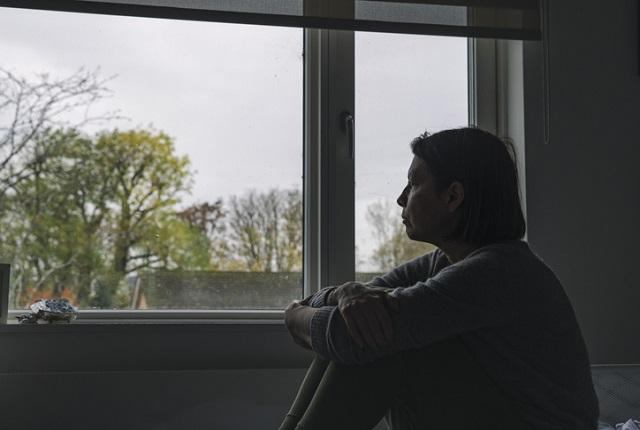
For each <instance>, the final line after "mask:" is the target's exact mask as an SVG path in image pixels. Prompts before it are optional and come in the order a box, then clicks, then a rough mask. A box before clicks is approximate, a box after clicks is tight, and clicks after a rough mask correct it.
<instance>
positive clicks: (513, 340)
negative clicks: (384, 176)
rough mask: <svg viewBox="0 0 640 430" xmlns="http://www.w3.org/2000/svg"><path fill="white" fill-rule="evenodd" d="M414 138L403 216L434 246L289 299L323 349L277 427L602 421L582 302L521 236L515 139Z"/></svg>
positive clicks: (551, 429)
mask: <svg viewBox="0 0 640 430" xmlns="http://www.w3.org/2000/svg"><path fill="white" fill-rule="evenodd" d="M411 149H412V151H413V154H414V158H413V161H412V163H411V166H410V167H409V172H408V184H407V186H406V187H405V188H404V190H403V191H402V193H401V194H400V197H398V204H399V205H400V206H401V207H402V219H403V223H404V225H405V226H406V232H407V235H408V236H409V237H410V238H411V239H413V240H417V241H422V242H429V243H432V244H434V245H436V246H437V247H438V249H437V250H436V251H434V252H431V253H429V254H426V255H424V256H422V257H419V258H417V259H415V260H413V261H410V262H408V263H406V264H403V265H401V266H399V267H396V268H395V269H393V270H391V271H390V272H389V273H387V274H385V275H384V276H381V277H377V278H375V279H373V280H372V281H371V282H369V283H368V284H361V283H356V282H350V283H346V284H343V285H340V286H337V287H326V288H324V289H322V290H321V291H319V292H318V293H316V294H314V295H313V296H310V297H308V298H306V299H305V300H303V301H302V302H298V301H296V302H293V303H292V304H291V305H290V306H289V307H288V308H287V309H286V312H285V319H286V324H287V327H288V329H289V331H290V332H291V335H292V337H293V338H294V341H295V342H296V343H298V344H299V345H301V346H303V347H306V348H309V349H312V350H313V351H315V353H316V357H315V358H314V360H313V362H312V364H311V366H310V368H309V370H308V372H307V375H306V377H305V379H304V381H303V383H302V386H301V387H300V390H299V392H298V395H297V397H296V400H295V401H294V404H293V406H292V408H291V410H290V412H289V413H288V414H287V416H286V418H285V420H284V422H283V423H282V426H281V427H280V429H281V430H290V429H298V430H300V429H304V430H315V429H333V430H339V429H350V430H353V429H371V428H373V427H374V426H375V425H376V423H377V422H378V421H379V420H380V419H381V418H382V417H383V416H384V417H385V420H386V422H387V424H388V425H389V426H391V428H392V429H393V430H398V429H440V428H450V427H451V426H455V427H456V428H457V427H459V428H465V429H514V430H515V429H539V430H542V429H545V430H555V429H558V430H560V429H562V430H566V429H585V430H586V429H590V430H592V429H596V428H597V419H598V415H599V411H598V402H597V398H596V394H595V392H594V390H593V384H592V380H591V373H590V367H589V360H588V355H587V350H586V347H585V344H584V340H583V337H582V334H581V332H580V328H579V327H578V324H577V321H576V317H575V314H574V311H573V308H572V306H571V304H570V302H569V300H568V298H567V296H566V294H565V292H564V290H563V287H562V285H561V284H560V283H559V281H558V279H557V278H556V276H555V275H554V274H553V272H552V271H551V270H550V269H549V268H548V267H547V266H546V265H545V264H544V262H543V261H542V260H541V259H539V258H538V257H537V256H536V255H535V254H534V253H533V252H532V251H531V250H530V248H529V246H528V245H527V243H526V242H524V241H522V240H521V239H522V238H523V236H524V233H525V221H524V217H523V214H522V210H521V207H520V199H519V195H518V176H517V170H516V163H515V160H514V158H515V156H512V154H513V147H512V146H511V145H510V144H509V143H505V142H503V141H501V140H500V139H498V138H497V137H495V136H493V135H492V134H490V133H487V132H484V131H482V130H479V129H475V128H462V129H455V130H446V131H442V132H439V133H436V134H433V135H428V134H426V133H425V134H423V135H421V136H419V137H417V138H416V139H414V140H413V142H412V143H411Z"/></svg>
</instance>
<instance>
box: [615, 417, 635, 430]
mask: <svg viewBox="0 0 640 430" xmlns="http://www.w3.org/2000/svg"><path fill="white" fill-rule="evenodd" d="M616 430H640V421H638V420H634V419H631V418H630V419H629V420H628V421H627V422H626V423H620V424H616Z"/></svg>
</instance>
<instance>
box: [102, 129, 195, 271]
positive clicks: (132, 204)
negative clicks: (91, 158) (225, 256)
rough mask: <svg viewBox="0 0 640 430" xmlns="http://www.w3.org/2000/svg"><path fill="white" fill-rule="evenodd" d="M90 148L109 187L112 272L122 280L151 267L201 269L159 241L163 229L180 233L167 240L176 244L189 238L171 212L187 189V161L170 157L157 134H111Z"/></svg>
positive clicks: (166, 140) (169, 146)
mask: <svg viewBox="0 0 640 430" xmlns="http://www.w3.org/2000/svg"><path fill="white" fill-rule="evenodd" d="M96 148H97V150H98V151H99V153H100V159H101V162H102V164H103V166H105V168H106V169H108V170H109V171H110V172H111V175H113V176H112V182H113V184H114V187H115V188H114V190H113V196H114V198H113V199H114V202H113V210H112V211H111V212H110V228H111V231H110V233H111V238H112V246H113V259H112V268H113V271H114V272H115V273H117V274H120V275H122V276H123V275H125V274H127V273H131V272H134V271H136V270H139V269H142V268H145V267H151V266H154V265H156V264H160V265H161V266H162V267H167V266H169V267H170V266H171V265H172V264H175V265H182V264H187V265H190V264H192V263H193V264H194V265H196V266H199V265H201V264H202V261H201V260H200V259H199V257H194V259H193V261H187V260H188V259H185V254H184V253H182V254H181V255H182V257H178V254H175V255H174V254H172V251H171V250H172V249H175V250H176V251H178V249H180V247H176V248H171V249H167V247H166V245H165V244H164V243H162V240H161V239H163V238H164V239H167V236H166V233H167V229H168V228H169V227H168V226H169V225H170V226H172V228H173V229H176V232H178V230H180V229H181V231H182V233H183V234H181V235H180V234H177V233H176V236H175V237H172V240H179V239H180V238H182V239H181V240H182V242H181V245H184V246H186V243H184V241H187V242H188V241H189V240H190V239H189V238H191V239H193V238H194V237H195V236H194V234H195V232H194V231H191V230H190V228H189V226H188V224H187V223H185V222H184V221H182V220H181V219H180V217H179V216H178V214H177V212H176V211H175V209H174V206H175V205H176V204H177V203H179V201H180V196H181V194H183V193H185V192H187V191H188V190H189V188H190V186H191V182H190V175H191V174H190V172H189V170H188V167H189V160H188V158H187V157H186V156H182V157H180V156H177V155H176V154H175V153H174V152H175V151H174V145H173V141H172V140H171V138H170V137H169V136H167V135H166V134H164V133H161V132H158V133H153V132H150V131H146V130H133V131H127V132H120V131H118V130H115V131H113V132H110V133H102V134H101V135H99V136H98V139H97V142H96ZM192 233H193V234H192ZM175 245H177V244H175ZM199 251H200V250H198V252H199ZM174 257H175V258H174ZM179 262H180V263H182V264H179Z"/></svg>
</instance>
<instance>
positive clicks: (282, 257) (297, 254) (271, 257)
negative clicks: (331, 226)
mask: <svg viewBox="0 0 640 430" xmlns="http://www.w3.org/2000/svg"><path fill="white" fill-rule="evenodd" d="M230 202H231V209H230V213H229V215H230V216H229V229H230V240H231V244H232V245H231V246H232V249H233V251H234V252H235V254H236V255H237V257H238V258H239V259H240V260H242V261H243V262H244V266H245V269H246V270H251V271H261V272H272V271H293V270H300V269H301V263H302V198H301V193H300V191H298V190H289V191H283V190H279V189H271V190H269V191H266V192H261V193H259V192H257V191H256V190H250V191H248V192H247V193H245V195H243V196H242V197H237V196H233V197H231V200H230Z"/></svg>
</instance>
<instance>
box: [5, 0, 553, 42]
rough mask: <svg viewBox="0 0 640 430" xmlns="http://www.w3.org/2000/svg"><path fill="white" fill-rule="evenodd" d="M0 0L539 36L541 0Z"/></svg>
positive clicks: (194, 16)
mask: <svg viewBox="0 0 640 430" xmlns="http://www.w3.org/2000/svg"><path fill="white" fill-rule="evenodd" d="M0 5H2V6H12V7H22V8H35V9H47V10H64V11H75V12H88V13H104V14H114V15H128V16H147V17H157V18H171V19H187V20H197V21H218V22H233V23H242V24H259V25H277V26H291V27H307V28H328V29H340V30H355V31H373V32H388V33H411V34H431V35H445V36H462V37H488V38H497V39H519V40H539V39H541V30H540V11H539V0H386V1H381V0H110V1H108V2H105V1H100V0H56V1H49V0H0Z"/></svg>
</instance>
